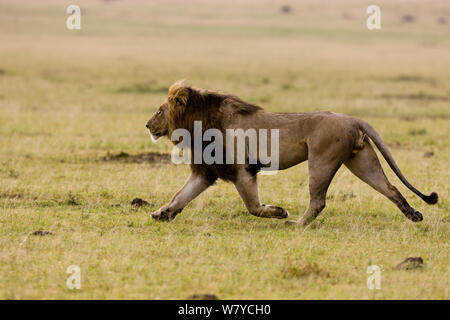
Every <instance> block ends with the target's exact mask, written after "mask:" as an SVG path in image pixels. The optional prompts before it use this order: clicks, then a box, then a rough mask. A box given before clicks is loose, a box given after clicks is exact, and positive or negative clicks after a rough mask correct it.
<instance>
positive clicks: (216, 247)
mask: <svg viewBox="0 0 450 320" xmlns="http://www.w3.org/2000/svg"><path fill="white" fill-rule="evenodd" d="M372 2H373V1H372ZM372 2H370V3H369V2H367V1H356V0H355V1H339V3H338V2H333V3H332V4H330V3H329V2H325V1H312V0H311V1H302V2H291V1H284V2H276V1H262V2H261V1H258V2H257V3H256V2H250V1H248V2H243V1H226V2H225V1H221V2H219V1H203V2H200V1H195V2H192V1H177V2H174V1H170V2H166V1H152V2H147V1H145V2H144V1H56V0H55V1H49V0H46V1H31V0H30V1H7V0H0V148H1V149H0V150H1V153H0V164H1V167H0V208H1V212H0V298H2V299H55V298H63V299H81V298H87V299H92V298H100V299H111V298H114V299H122V298H131V299H183V298H186V297H189V296H190V295H192V294H197V293H210V294H215V295H217V296H218V297H219V298H221V299H235V298H236V299H394V298H395V299H430V298H435V299H448V298H449V287H450V283H449V271H448V263H449V255H448V253H449V222H450V216H449V202H448V200H447V196H448V192H449V183H448V182H449V179H450V174H449V160H450V149H449V142H450V140H449V136H450V129H449V127H450V108H449V107H450V3H448V2H446V1H437V0H436V1H427V2H423V1H410V2H398V3H397V2H395V3H394V2H391V1H376V2H377V4H379V5H380V6H381V9H382V29H381V30H377V31H369V30H368V29H367V28H366V25H365V24H366V17H367V15H366V12H365V11H366V8H367V6H368V5H369V4H373V3H372ZM72 3H76V4H78V5H80V6H81V9H82V22H81V23H82V25H81V27H82V29H81V30H73V31H70V30H68V29H66V26H65V20H66V18H67V16H68V15H67V14H66V13H65V10H66V7H67V6H68V5H69V4H72ZM285 3H288V4H289V5H290V6H291V8H292V10H291V12H290V13H288V14H282V13H281V12H280V7H281V5H283V4H285ZM178 79H188V80H189V82H190V83H192V84H193V85H195V86H198V87H205V88H211V89H220V90H223V91H226V92H230V93H233V94H236V95H238V96H240V97H242V98H243V99H245V100H247V101H250V102H253V103H256V104H259V105H261V106H262V107H264V108H265V109H266V110H270V111H291V112H292V111H312V110H324V109H325V110H330V111H335V112H341V113H346V114H350V115H353V116H357V117H360V118H362V119H364V120H367V121H369V122H370V123H371V124H372V125H373V126H374V127H375V128H376V129H377V130H378V132H379V133H380V134H381V136H382V137H383V139H384V140H385V142H386V143H387V144H388V145H389V146H390V148H391V151H392V153H393V155H394V157H395V159H396V160H397V162H398V164H399V166H400V168H401V169H402V170H403V172H404V174H405V175H406V177H407V178H408V179H409V180H410V182H412V183H413V185H415V186H416V187H417V188H419V189H420V190H422V191H423V192H425V193H429V192H431V191H433V190H435V191H437V192H438V193H439V195H440V202H439V203H438V204H437V205H435V206H428V205H426V204H425V203H424V202H423V201H421V200H420V199H419V198H418V197H417V196H415V195H413V194H412V193H411V192H410V191H409V190H408V189H406V187H404V186H403V185H402V184H401V183H400V181H399V180H398V179H397V178H396V177H395V175H394V174H393V173H392V171H391V170H390V169H389V168H388V167H387V165H386V164H385V162H384V160H383V166H384V168H385V171H386V173H387V175H388V176H389V178H390V180H391V182H393V183H394V185H396V186H397V187H398V188H399V190H400V191H401V192H402V193H403V194H404V195H405V197H406V198H407V200H408V201H409V202H410V203H411V205H412V206H413V207H415V208H416V209H418V210H419V211H421V212H422V213H423V214H424V221H423V222H421V223H417V224H415V223H412V222H411V221H409V220H407V219H406V218H405V217H404V216H403V215H402V214H401V212H400V211H399V210H398V209H397V208H396V207H395V206H394V204H392V203H391V202H389V201H388V200H387V199H385V198H384V197H383V196H382V195H380V194H378V193H377V192H375V191H374V190H372V189H371V188H370V187H369V186H367V185H366V184H364V183H363V182H361V181H360V180H358V179H357V178H356V177H355V176H353V175H352V174H351V173H350V172H349V171H348V170H347V169H346V168H345V167H343V168H341V170H340V171H339V172H338V174H337V176H336V177H335V179H334V181H333V183H332V184H331V187H330V190H329V195H328V201H327V208H326V209H325V210H324V212H323V213H322V214H321V215H320V216H319V217H318V219H317V220H316V221H315V222H314V223H313V224H312V225H311V226H310V227H309V228H307V229H306V230H304V231H300V230H296V229H292V228H288V227H286V226H285V225H284V221H281V220H266V219H260V218H256V217H253V216H251V215H250V214H248V213H247V211H246V209H245V207H244V205H243V203H242V201H241V199H240V198H239V196H238V194H237V192H236V191H235V190H234V187H233V186H232V185H230V184H227V183H224V182H219V183H217V185H215V186H214V187H212V188H210V189H209V190H208V191H207V192H205V193H204V194H202V195H201V196H200V197H199V198H198V199H196V200H195V201H194V202H193V203H191V204H190V205H189V206H188V207H186V209H185V210H184V211H183V213H182V214H180V215H179V216H178V217H177V219H176V220H175V221H173V222H172V223H158V222H155V221H152V220H151V219H150V218H149V214H150V213H151V212H152V211H154V210H156V209H158V208H159V207H160V206H161V205H163V204H165V203H166V202H167V201H168V200H170V198H171V196H172V194H173V193H174V192H175V191H176V190H177V189H178V188H179V187H180V186H181V185H182V183H183V182H184V180H185V179H186V177H187V176H188V173H189V171H188V168H187V167H186V166H183V165H180V166H176V165H173V164H172V163H171V162H170V161H164V159H163V160H162V161H159V160H158V158H156V160H158V161H152V159H150V160H148V161H143V162H142V161H140V162H136V161H134V160H135V158H133V157H132V156H133V155H140V154H142V153H147V152H155V153H161V154H169V153H170V151H171V148H172V146H171V144H170V142H168V141H159V142H158V143H156V144H154V143H152V142H151V141H150V139H149V136H148V133H147V132H146V130H145V127H144V124H145V122H146V121H147V119H148V118H149V117H150V116H151V114H152V112H153V111H155V109H156V108H157V106H158V105H159V103H161V102H162V101H163V99H164V97H165V94H166V92H167V88H168V86H169V85H170V84H171V83H172V82H174V81H175V80H178ZM426 153H428V156H424V155H425V154H426ZM430 153H433V154H432V155H431V154H430ZM108 154H109V156H108V157H107V158H104V157H105V156H107V155H108ZM120 154H121V156H119V157H115V156H116V155H120ZM127 154H128V155H130V156H128V157H127ZM138 159H140V158H138ZM154 160H155V159H154ZM307 179H308V178H307V165H306V163H303V164H301V165H298V166H297V167H294V168H291V169H289V170H287V171H283V172H279V173H278V174H277V175H275V176H261V177H260V192H261V198H262V201H264V202H265V203H272V204H277V205H281V206H284V207H285V208H287V209H288V210H289V211H290V213H291V217H293V218H298V217H299V216H300V215H301V214H302V213H303V211H304V210H305V209H306V206H307V204H308V199H309V196H308V184H307ZM135 197H140V198H143V199H145V200H147V201H148V202H149V203H150V206H148V207H142V208H140V209H132V207H131V205H130V201H131V200H132V199H133V198H135ZM36 230H45V231H50V232H52V233H53V235H47V236H33V235H29V234H30V232H34V231H36ZM27 235H29V236H28V237H27ZM411 256H421V257H422V258H423V259H424V262H425V265H424V267H423V268H419V269H414V270H402V271H397V270H394V268H395V266H396V265H397V264H398V263H400V262H401V261H403V260H404V259H405V258H407V257H411ZM70 265H78V266H80V268H81V279H82V283H81V290H69V289H67V288H66V279H67V277H68V274H66V269H67V267H68V266H70ZM369 265H378V266H380V267H381V276H382V288H381V290H374V291H371V290H368V288H367V286H366V280H367V277H368V274H366V268H367V267H368V266H369Z"/></svg>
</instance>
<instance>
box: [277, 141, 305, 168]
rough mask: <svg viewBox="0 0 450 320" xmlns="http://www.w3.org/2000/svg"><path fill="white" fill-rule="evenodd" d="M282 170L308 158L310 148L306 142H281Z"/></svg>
mask: <svg viewBox="0 0 450 320" xmlns="http://www.w3.org/2000/svg"><path fill="white" fill-rule="evenodd" d="M279 154H280V156H279V161H280V162H279V163H280V170H284V169H287V168H290V167H292V166H295V165H296V164H299V163H300V162H303V161H306V160H308V148H307V146H306V143H304V142H302V143H298V144H295V145H292V144H289V145H286V146H284V145H283V143H280V153H279Z"/></svg>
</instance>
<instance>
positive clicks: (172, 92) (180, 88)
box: [167, 81, 189, 108]
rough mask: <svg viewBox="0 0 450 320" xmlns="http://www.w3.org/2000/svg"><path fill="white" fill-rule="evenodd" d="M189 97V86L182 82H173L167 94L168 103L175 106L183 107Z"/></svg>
mask: <svg viewBox="0 0 450 320" xmlns="http://www.w3.org/2000/svg"><path fill="white" fill-rule="evenodd" d="M188 99H189V87H188V86H187V85H186V84H185V83H184V82H180V81H179V82H175V83H174V84H173V85H172V86H171V87H170V88H169V93H168V95H167V100H168V101H169V103H170V104H171V105H172V106H174V107H177V108H181V107H185V106H186V104H187V102H188Z"/></svg>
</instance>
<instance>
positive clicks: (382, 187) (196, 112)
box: [146, 81, 438, 227]
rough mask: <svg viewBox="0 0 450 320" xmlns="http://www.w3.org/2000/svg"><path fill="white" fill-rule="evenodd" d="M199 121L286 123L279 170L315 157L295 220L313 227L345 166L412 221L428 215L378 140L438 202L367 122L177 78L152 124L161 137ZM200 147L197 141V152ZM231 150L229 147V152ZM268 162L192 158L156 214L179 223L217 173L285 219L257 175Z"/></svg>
mask: <svg viewBox="0 0 450 320" xmlns="http://www.w3.org/2000/svg"><path fill="white" fill-rule="evenodd" d="M194 121H202V124H203V128H202V130H207V129H210V128H215V129H218V130H220V131H221V132H225V130H226V129H230V128H231V129H239V128H240V129H243V130H247V129H249V128H255V129H261V128H265V129H274V128H276V129H278V130H279V168H278V170H284V169H288V168H290V167H292V166H295V165H297V164H299V163H301V162H304V161H308V173H309V195H310V200H309V206H308V208H307V209H306V212H305V213H304V214H303V216H301V217H300V218H299V219H298V220H292V221H287V223H288V224H292V225H298V226H303V227H305V226H307V225H308V224H310V223H311V222H312V221H313V220H314V219H315V218H316V217H317V216H318V215H319V214H320V212H322V210H323V209H324V208H325V201H326V194H327V190H328V187H329V185H330V183H331V181H332V179H333V177H334V175H335V174H336V172H337V171H338V169H339V168H340V167H341V166H342V165H343V164H344V165H345V166H346V167H347V168H348V169H349V170H350V171H351V172H352V173H353V174H355V175H356V176H357V177H358V178H360V179H361V180H362V181H364V182H365V183H367V184H368V185H370V186H371V187H372V188H374V189H375V190H376V191H378V192H380V193H381V194H383V195H384V196H386V197H387V198H388V199H389V200H391V201H392V202H393V203H394V204H395V205H396V206H397V207H398V208H399V209H400V211H401V212H402V213H403V214H404V215H405V216H406V217H407V218H408V219H410V220H412V221H414V222H419V221H422V220H423V216H422V214H421V213H420V212H419V211H417V210H416V209H414V208H412V207H411V206H410V205H409V204H408V202H407V201H406V199H405V198H404V197H403V196H402V194H401V193H400V192H399V191H398V190H397V188H396V187H394V186H393V185H392V184H391V183H390V182H389V181H388V179H387V177H386V175H385V173H384V171H383V169H382V167H381V164H380V162H379V160H378V157H377V155H376V153H375V150H374V148H373V147H372V144H371V142H370V140H371V141H372V142H373V143H374V144H375V146H376V147H377V148H378V150H379V151H380V152H381V154H382V155H383V157H384V158H385V160H386V161H387V163H388V164H389V166H390V167H391V169H392V170H393V171H394V172H395V174H396V175H397V176H398V177H399V179H400V180H401V181H402V182H403V184H404V185H405V186H406V187H408V189H410V190H411V191H412V192H414V193H415V194H416V195H418V196H419V197H420V198H421V199H423V200H424V201H425V202H426V203H428V204H435V203H437V201H438V194H437V193H436V192H432V193H431V194H430V195H424V194H423V193H421V192H420V191H419V190H417V189H416V188H414V187H413V186H412V185H411V184H410V183H409V182H408V181H407V180H406V178H405V176H404V175H403V174H402V172H401V171H400V169H399V167H398V166H397V164H396V163H395V161H394V158H393V157H392V155H391V153H390V151H389V149H388V148H387V146H386V145H385V143H384V142H383V140H382V139H381V137H380V136H379V135H378V133H377V132H376V131H375V129H374V128H373V127H372V126H370V125H369V124H368V123H367V122H365V121H363V120H359V119H357V118H354V117H350V116H347V115H343V114H337V113H333V112H328V111H318V112H294V113H272V112H266V111H264V110H263V109H262V108H261V107H259V106H257V105H254V104H251V103H248V102H245V101H243V100H241V99H240V98H238V97H236V96H233V95H230V94H225V93H222V92H218V91H212V90H206V89H200V88H195V87H193V86H191V85H189V84H187V83H186V82H185V81H177V82H175V83H174V84H173V85H172V86H170V88H169V90H168V95H167V98H166V99H165V101H164V103H162V104H161V105H160V106H159V108H158V109H157V111H156V112H155V113H154V114H153V116H152V117H151V118H150V120H148V122H147V123H146V127H147V129H148V130H149V133H150V135H151V137H152V139H153V140H155V141H156V140H157V139H159V138H161V137H168V138H170V137H171V135H172V133H173V132H174V130H175V129H179V128H183V129H185V130H188V131H189V132H190V133H191V134H192V132H193V126H194ZM192 150H193V147H192V146H191V151H192ZM225 152H226V150H225ZM265 166H266V165H264V164H262V163H261V162H257V163H256V164H254V163H253V164H250V163H249V162H246V163H243V164H217V163H213V164H210V165H208V164H206V163H204V162H202V163H197V164H195V163H191V164H190V167H191V174H190V176H189V178H188V179H187V181H186V183H185V184H184V185H183V187H182V188H181V189H180V190H178V192H176V193H175V195H174V196H173V198H172V200H171V201H170V202H169V203H168V204H166V205H164V206H163V207H161V208H160V209H159V210H157V211H156V212H153V213H152V214H151V217H152V218H153V219H155V220H166V221H172V220H173V219H174V218H175V217H176V216H177V214H179V213H180V212H181V211H182V210H183V208H184V207H185V206H186V205H187V204H188V203H189V202H191V201H192V200H193V199H194V198H195V197H197V196H198V195H199V194H200V193H202V192H203V191H204V190H206V189H207V188H208V187H209V186H211V185H212V184H214V182H215V181H216V180H217V179H219V178H220V179H223V180H226V181H229V182H232V183H233V184H234V186H235V187H236V189H237V191H238V193H239V195H240V196H241V198H242V200H243V202H244V204H245V206H246V207H247V209H248V211H249V212H250V214H252V215H254V216H257V217H263V218H278V219H283V218H287V217H288V216H289V213H288V211H287V210H286V209H284V208H282V207H279V206H276V205H266V204H263V203H261V201H260V199H259V194H258V184H257V173H258V172H259V171H260V170H261V169H264V167H265Z"/></svg>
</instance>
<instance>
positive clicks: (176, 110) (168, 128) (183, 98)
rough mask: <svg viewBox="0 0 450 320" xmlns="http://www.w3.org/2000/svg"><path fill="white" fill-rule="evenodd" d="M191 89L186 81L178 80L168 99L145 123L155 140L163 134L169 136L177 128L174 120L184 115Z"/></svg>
mask: <svg viewBox="0 0 450 320" xmlns="http://www.w3.org/2000/svg"><path fill="white" fill-rule="evenodd" d="M189 90H190V87H189V86H188V85H187V84H186V83H185V82H184V81H177V82H175V83H174V84H173V85H172V86H170V88H169V92H168V95H167V98H166V100H165V101H164V102H163V103H162V104H161V105H160V106H159V108H158V110H156V112H155V113H154V114H153V116H152V117H151V118H150V120H148V121H147V124H146V125H145V126H146V127H147V129H148V130H149V131H150V135H151V136H152V139H153V140H154V141H156V140H157V139H159V138H161V137H163V136H169V135H170V134H171V132H172V131H173V130H174V129H176V125H175V123H174V120H175V119H176V118H179V117H182V116H183V114H184V111H185V108H186V105H187V101H188V98H189Z"/></svg>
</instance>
